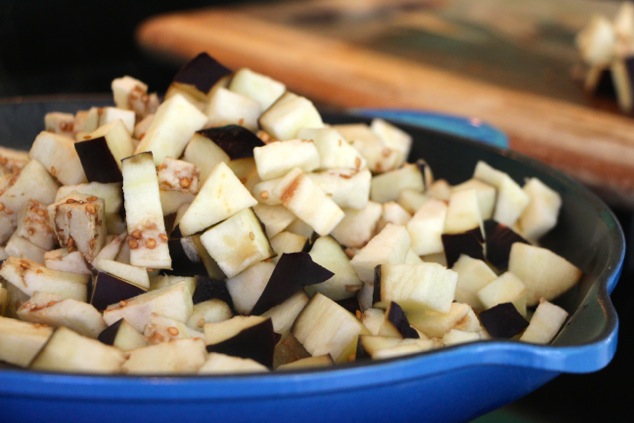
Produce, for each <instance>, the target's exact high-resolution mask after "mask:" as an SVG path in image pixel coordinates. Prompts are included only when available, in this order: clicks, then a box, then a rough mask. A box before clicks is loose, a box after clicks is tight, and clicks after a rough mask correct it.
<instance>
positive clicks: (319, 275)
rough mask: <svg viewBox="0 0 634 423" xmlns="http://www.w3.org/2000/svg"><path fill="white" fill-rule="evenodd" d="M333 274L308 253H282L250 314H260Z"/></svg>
mask: <svg viewBox="0 0 634 423" xmlns="http://www.w3.org/2000/svg"><path fill="white" fill-rule="evenodd" d="M333 275H334V273H333V272H331V271H330V270H328V269H326V268H325V267H323V266H321V265H319V264H317V263H315V262H314V261H313V259H312V258H311V257H310V254H308V253H302V252H299V253H284V254H282V256H281V257H280V259H279V260H278V262H277V264H276V265H275V269H274V270H273V274H272V275H271V278H270V279H269V281H268V283H267V284H266V287H265V288H264V291H263V292H262V295H261V296H260V298H259V299H258V301H257V302H256V303H255V305H254V306H253V309H252V310H251V314H262V313H264V312H265V311H266V310H268V309H270V308H271V307H274V306H276V305H279V304H281V303H283V302H284V300H286V299H288V298H290V297H291V296H292V295H293V294H295V293H296V292H298V291H299V290H301V289H302V288H304V286H306V285H313V284H316V283H321V282H324V281H326V280H328V279H330V278H331V277H332V276H333Z"/></svg>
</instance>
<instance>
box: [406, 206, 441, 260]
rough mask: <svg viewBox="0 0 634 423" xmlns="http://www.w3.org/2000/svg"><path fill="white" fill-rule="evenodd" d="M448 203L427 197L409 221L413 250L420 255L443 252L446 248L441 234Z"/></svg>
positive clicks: (408, 229) (408, 226)
mask: <svg viewBox="0 0 634 423" xmlns="http://www.w3.org/2000/svg"><path fill="white" fill-rule="evenodd" d="M446 215H447V205H446V203H445V202H444V201H440V200H436V199H434V198H429V199H427V200H426V201H425V202H424V203H423V204H422V205H421V206H420V207H419V208H418V210H416V212H415V213H414V215H413V216H412V218H411V219H410V220H409V221H408V222H407V224H406V226H407V231H408V232H409V234H410V237H411V242H412V250H413V251H414V252H415V253H416V254H417V255H419V256H423V255H428V254H435V253H441V252H443V250H444V247H443V242H442V238H441V235H442V233H443V229H444V227H445V217H446Z"/></svg>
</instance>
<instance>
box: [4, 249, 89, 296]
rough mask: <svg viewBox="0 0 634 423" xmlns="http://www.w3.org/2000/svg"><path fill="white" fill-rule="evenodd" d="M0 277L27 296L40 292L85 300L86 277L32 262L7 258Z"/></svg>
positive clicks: (86, 292) (86, 290)
mask: <svg viewBox="0 0 634 423" xmlns="http://www.w3.org/2000/svg"><path fill="white" fill-rule="evenodd" d="M0 277H2V278H4V280H5V281H7V282H8V283H9V284H11V285H13V286H14V287H15V288H17V289H19V290H20V291H21V292H23V293H24V294H26V295H29V296H31V295H33V294H34V293H35V292H36V291H41V292H49V293H54V294H59V295H60V296H62V297H63V298H73V299H76V300H79V301H86V300H87V294H88V280H89V276H88V275H82V274H78V273H71V272H63V271H59V270H53V269H49V268H47V267H45V266H43V265H41V264H39V263H36V262H34V261H32V260H28V259H21V258H17V257H9V258H7V259H6V260H4V262H3V263H2V266H1V267H0Z"/></svg>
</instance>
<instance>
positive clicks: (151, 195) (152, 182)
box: [122, 152, 172, 269]
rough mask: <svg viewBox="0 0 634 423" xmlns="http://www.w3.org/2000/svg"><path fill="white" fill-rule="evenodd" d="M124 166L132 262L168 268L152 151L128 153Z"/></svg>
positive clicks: (167, 250) (163, 224) (168, 257)
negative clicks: (130, 154) (131, 154)
mask: <svg viewBox="0 0 634 423" xmlns="http://www.w3.org/2000/svg"><path fill="white" fill-rule="evenodd" d="M122 170H123V196H124V206H125V210H126V223H127V229H128V235H129V238H128V246H129V247H130V263H131V264H133V265H135V266H141V267H149V268H154V269H169V268H170V267H171V266H172V260H171V258H170V255H169V248H168V246H167V240H168V238H167V234H166V233H165V221H164V220H163V210H162V208H161V199H160V194H159V186H158V177H157V174H156V167H155V165H154V159H153V155H152V153H149V152H145V153H139V154H136V155H134V156H130V157H127V158H126V159H124V160H123V161H122Z"/></svg>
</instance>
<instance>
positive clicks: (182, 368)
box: [122, 338, 207, 374]
mask: <svg viewBox="0 0 634 423" xmlns="http://www.w3.org/2000/svg"><path fill="white" fill-rule="evenodd" d="M126 354H127V357H128V358H127V359H126V361H125V362H124V363H123V365H122V371H123V372H124V373H127V374H191V373H196V372H197V371H198V370H199V369H200V367H201V366H202V365H203V364H204V362H205V360H206V359H207V352H206V351H205V342H204V341H203V340H202V339H201V338H185V339H174V340H171V341H167V342H162V343H159V344H153V345H148V346H146V347H141V348H136V349H133V350H130V351H128V352H127V353H126Z"/></svg>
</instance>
